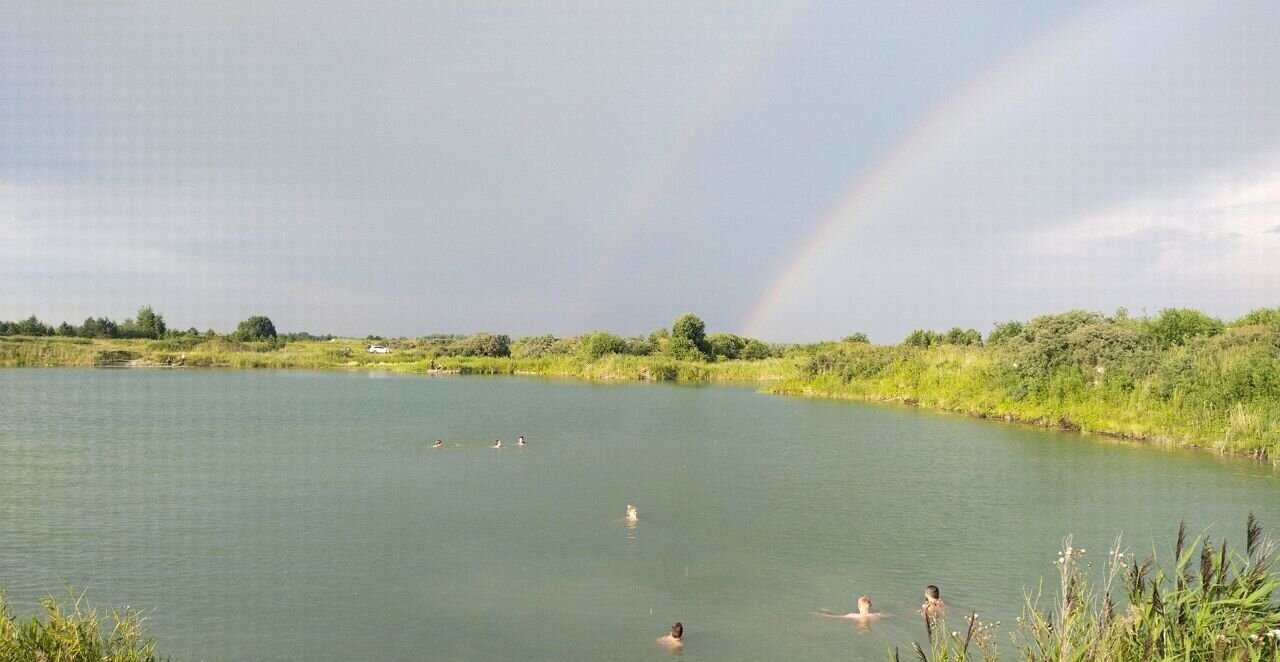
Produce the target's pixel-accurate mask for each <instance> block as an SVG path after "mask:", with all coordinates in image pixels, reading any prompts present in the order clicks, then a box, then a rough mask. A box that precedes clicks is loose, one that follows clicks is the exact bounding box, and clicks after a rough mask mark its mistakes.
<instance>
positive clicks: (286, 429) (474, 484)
mask: <svg viewBox="0 0 1280 662" xmlns="http://www.w3.org/2000/svg"><path fill="white" fill-rule="evenodd" d="M522 434H523V435H524V436H525V437H526V438H527V439H528V440H529V446H528V447H526V448H523V449H520V448H516V447H514V442H515V439H516V437H517V436H518V435H522ZM436 438H441V439H443V440H444V441H445V443H446V446H445V448H443V449H439V450H435V449H432V448H431V443H432V442H433V441H434V440H435V439H436ZM497 438H501V439H502V440H503V443H504V445H507V446H508V447H507V448H505V449H503V450H494V449H492V448H490V446H491V444H492V442H493V440H494V439H497ZM1278 496H1280V474H1278V473H1277V472H1276V471H1274V470H1273V469H1271V468H1270V467H1269V466H1263V465H1258V464H1255V463H1252V462H1250V461H1246V460H1239V459H1232V458H1222V457H1218V456H1215V455H1213V454H1211V453H1203V452H1188V451H1177V452H1175V451H1165V450H1160V449H1156V448H1149V447H1141V446H1137V445H1130V444H1123V443H1117V442H1112V441H1108V440H1105V439H1101V438H1097V437H1088V436H1081V435H1078V434H1070V433H1061V432H1051V431H1044V430H1039V429H1033V428H1029V427H1023V426H1016V425H1011V424H1004V423H995V422H989V421H979V420H974V419H970V418H966V417H962V416H955V415H946V414H937V413H931V412H926V411H919V410H914V409H911V408H907V407H900V406H893V405H873V404H856V403H848V402H829V401H815V400H804V399H798V398H785V397H778V396H768V395H761V394H757V393H755V392H754V391H753V390H752V389H750V388H744V387H731V386H682V385H651V384H632V383H628V384H592V383H584V382H571V381H555V380H544V379H532V378H530V379H520V378H481V377H410V376H392V375H386V374H348V373H314V372H301V371H297V372H268V371H262V372H247V371H246V372H221V371H195V370H191V371H178V370H173V371H159V370H157V371H144V370H69V369H54V370H15V369H10V370H0V587H3V588H4V589H5V591H6V592H7V593H8V595H9V598H10V600H11V601H12V602H13V603H14V606H15V608H16V610H17V611H18V612H19V613H29V612H31V611H32V610H33V609H34V606H35V601H36V600H37V599H39V598H40V597H43V596H46V595H48V594H50V593H54V594H58V593H65V589H64V588H63V585H64V583H65V584H69V585H71V586H73V587H75V588H76V589H87V590H88V599H89V600H90V601H91V602H93V603H94V604H95V605H98V606H106V605H110V604H121V605H123V604H128V605H132V606H134V607H140V608H144V609H153V610H154V611H153V612H152V613H151V615H150V619H149V623H150V633H151V634H152V635H154V636H155V637H156V638H157V639H158V641H159V644H160V648H161V650H162V651H163V652H165V653H167V654H170V655H172V656H173V657H174V659H179V660H265V659H273V660H285V659H298V660H359V659H379V660H428V659H430V660H603V659H608V660H670V659H671V656H670V655H669V654H668V653H667V652H666V651H665V650H664V649H662V648H661V647H660V646H658V645H657V644H656V643H655V640H656V638H657V637H658V636H660V635H662V634H664V633H665V632H666V630H667V628H668V627H669V626H670V624H671V623H672V622H674V621H677V620H678V621H682V622H684V624H685V625H686V633H687V634H686V642H687V644H686V648H685V651H684V652H683V654H681V655H679V656H677V658H678V659H682V660H689V661H693V660H782V659H803V660H836V659H840V660H844V659H873V660H882V659H885V655H886V651H887V650H888V648H889V647H890V646H891V645H893V644H894V643H899V644H903V645H908V646H909V642H910V640H912V639H922V637H923V636H924V635H923V628H922V627H921V626H920V620H919V618H918V617H917V616H916V609H918V608H919V605H920V602H921V592H922V590H923V587H924V586H925V585H926V584H937V585H938V586H940V587H941V589H942V595H943V597H944V598H945V599H946V600H947V601H948V602H949V603H950V605H951V616H952V620H953V624H952V625H953V629H958V625H959V624H960V622H961V618H960V616H961V612H964V613H967V612H968V611H969V610H970V609H976V610H977V611H978V613H979V614H980V615H981V616H982V617H983V618H984V620H985V619H995V620H1000V621H1002V622H1003V623H1004V626H1003V627H1002V628H1001V630H1002V632H1001V645H1002V647H1003V649H1004V651H1005V653H1006V655H1009V656H1011V654H1012V652H1013V648H1012V646H1011V645H1009V643H1008V634H1007V633H1008V632H1009V630H1011V629H1012V625H1013V620H1014V617H1015V616H1017V615H1018V613H1019V610H1020V606H1021V602H1022V592H1023V590H1024V588H1027V587H1034V586H1035V584H1036V583H1037V581H1038V580H1039V579H1040V578H1041V577H1045V578H1048V580H1049V581H1048V582H1047V583H1050V584H1052V582H1053V581H1054V580H1053V578H1052V577H1051V573H1053V571H1054V568H1053V566H1052V564H1051V563H1052V561H1053V560H1054V559H1056V558H1057V554H1056V551H1057V549H1058V548H1059V545H1060V543H1061V540H1062V538H1063V537H1064V536H1065V535H1067V534H1074V536H1075V543H1076V546H1077V547H1081V546H1083V547H1085V548H1087V549H1088V558H1092V559H1093V560H1095V561H1099V562H1100V561H1101V560H1102V559H1103V558H1105V554H1106V551H1105V550H1106V547H1107V546H1108V545H1109V544H1110V543H1111V542H1112V540H1113V539H1114V537H1115V536H1116V535H1117V534H1119V533H1121V532H1123V533H1124V536H1125V540H1126V541H1127V542H1128V543H1129V544H1130V545H1131V546H1133V547H1134V548H1135V549H1136V550H1138V551H1142V552H1145V551H1147V550H1149V549H1150V548H1151V545H1152V542H1153V536H1154V539H1155V540H1156V542H1157V544H1158V545H1159V546H1160V547H1161V549H1167V548H1168V547H1169V546H1170V545H1171V544H1172V538H1173V534H1174V531H1175V530H1176V528H1177V525H1178V520H1179V519H1184V518H1185V519H1186V521H1187V524H1188V527H1189V528H1190V530H1191V531H1192V532H1199V531H1201V530H1203V529H1205V528H1206V527H1212V529H1211V532H1212V533H1213V534H1214V535H1215V536H1216V537H1221V536H1222V535H1224V534H1225V535H1228V536H1229V537H1230V538H1231V540H1232V541H1233V542H1237V543H1240V544H1243V529H1244V518H1245V515H1246V514H1247V513H1248V512H1249V511H1250V510H1253V511H1254V512H1256V513H1257V514H1258V515H1259V517H1260V518H1261V520H1262V522H1263V525H1264V526H1268V527H1274V526H1280V499H1277V497H1278ZM628 502H634V503H635V504H636V505H637V506H638V508H639V513H640V520H639V522H638V524H637V525H636V526H634V527H628V526H626V525H625V523H624V522H623V519H622V516H623V511H624V509H625V507H626V505H627V503H628ZM862 593H866V594H868V595H870V596H871V598H872V599H873V600H874V601H875V606H876V609H877V610H881V611H884V612H887V613H889V614H891V615H892V616H891V617H890V618H888V619H886V620H884V621H882V622H879V623H877V624H876V625H875V626H873V627H872V628H871V629H870V630H869V631H862V630H860V629H859V628H858V627H857V626H856V625H853V624H851V623H848V622H845V621H835V620H828V619H823V618H819V617H816V616H814V615H813V612H814V611H816V610H819V609H832V610H841V611H845V610H850V609H852V608H853V602H854V599H855V598H856V596H857V595H859V594H862ZM906 653H907V650H905V649H904V655H905V654H906Z"/></svg>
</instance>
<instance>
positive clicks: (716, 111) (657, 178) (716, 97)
mask: <svg viewBox="0 0 1280 662" xmlns="http://www.w3.org/2000/svg"><path fill="white" fill-rule="evenodd" d="M806 5H807V2H790V3H788V4H787V6H786V8H785V9H786V11H784V12H783V13H782V14H781V15H780V16H779V17H778V19H777V21H776V24H775V25H774V26H773V29H771V30H766V31H763V32H764V34H763V35H762V36H761V37H760V38H758V39H756V40H754V41H753V42H751V43H749V44H747V45H746V46H744V47H742V48H741V49H740V50H739V52H738V53H736V54H735V55H734V56H733V57H732V58H731V60H730V64H729V66H728V67H726V71H725V74H724V75H723V76H720V77H719V78H718V79H717V82H716V84H715V85H713V86H711V88H710V89H709V90H707V92H706V94H704V95H702V97H700V99H699V101H698V103H696V104H694V105H693V107H692V108H691V109H690V110H689V112H687V113H686V114H685V115H684V117H683V118H682V119H681V121H680V122H679V123H678V126H679V127H680V128H679V130H678V131H676V133H675V135H674V137H673V138H672V140H671V141H670V142H669V143H668V144H667V146H666V147H665V148H664V149H662V150H661V151H660V152H659V155H660V156H659V157H658V158H656V159H654V160H653V161H652V162H651V163H650V164H649V166H648V167H647V168H645V170H644V172H643V173H642V174H641V175H640V177H639V178H637V180H636V182H635V183H634V184H633V186H632V187H631V189H630V193H629V194H628V195H627V197H626V198H625V202H624V203H623V205H622V209H621V211H620V212H619V213H618V222H616V223H615V224H614V225H613V229H612V231H611V232H610V233H609V236H608V238H607V239H606V240H605V241H604V243H603V244H602V246H601V248H600V249H599V250H598V251H597V252H596V259H595V260H594V262H593V263H592V266H591V268H590V269H589V270H588V271H587V274H586V276H585V277H584V278H583V279H582V281H581V282H582V285H581V287H580V291H579V295H578V301H580V302H582V305H583V306H584V307H585V308H586V309H589V308H590V306H591V303H592V302H593V301H594V300H595V298H596V296H597V294H598V293H599V291H600V290H601V288H602V287H603V286H604V283H605V281H606V280H607V278H608V276H609V273H610V271H611V270H612V269H613V267H614V265H616V264H618V262H619V261H620V260H621V258H622V257H623V254H624V253H625V251H626V249H627V246H628V245H629V244H630V243H631V239H632V238H633V237H634V236H635V234H636V232H637V231H639V230H640V228H642V227H644V225H645V224H647V223H648V221H649V219H650V218H652V216H653V210H654V209H655V208H656V207H657V206H658V203H660V202H661V201H662V199H663V196H665V195H666V194H667V192H668V191H670V190H671V186H672V184H673V182H675V180H676V179H677V178H678V177H679V175H680V174H681V171H682V170H683V169H684V166H685V164H686V163H687V162H688V161H689V160H690V159H691V158H692V157H693V156H694V154H695V151H696V149H697V147H698V145H699V144H700V143H701V139H702V137H703V136H705V135H706V134H707V133H708V131H709V129H711V128H712V127H713V125H714V124H715V123H716V121H718V120H719V119H720V118H721V117H722V116H723V109H724V107H725V106H726V105H727V104H728V103H729V102H730V101H731V100H732V99H733V98H734V97H735V96H736V95H737V93H738V91H739V90H740V89H741V88H742V87H743V85H745V84H746V83H747V82H748V81H750V80H751V76H752V74H753V73H754V72H755V71H756V69H758V68H759V66H760V63H761V62H762V61H763V60H764V59H765V58H766V57H767V56H768V55H770V54H772V53H774V52H776V51H777V49H778V48H779V47H780V46H781V45H782V43H783V41H784V38H785V37H786V36H788V34H789V33H790V31H791V27H792V25H793V24H794V23H795V20H796V18H797V16H798V15H799V14H801V13H802V11H803V9H804V7H805V6H806ZM583 312H584V313H585V312H589V310H584V311H583Z"/></svg>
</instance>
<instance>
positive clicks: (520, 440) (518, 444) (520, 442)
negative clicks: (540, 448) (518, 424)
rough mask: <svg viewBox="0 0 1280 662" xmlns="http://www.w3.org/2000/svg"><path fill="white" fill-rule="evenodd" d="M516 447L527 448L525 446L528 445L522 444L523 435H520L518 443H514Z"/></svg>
mask: <svg viewBox="0 0 1280 662" xmlns="http://www.w3.org/2000/svg"><path fill="white" fill-rule="evenodd" d="M516 445H517V446H527V445H528V444H525V443H524V435H520V439H519V441H517V442H516Z"/></svg>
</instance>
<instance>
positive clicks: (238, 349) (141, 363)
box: [0, 336, 799, 382]
mask: <svg viewBox="0 0 1280 662" xmlns="http://www.w3.org/2000/svg"><path fill="white" fill-rule="evenodd" d="M365 346H366V343H365V341H363V340H354V339H335V340H331V341H297V342H289V343H285V344H283V345H279V344H276V343H267V342H237V341H233V340H228V339H226V338H223V337H215V338H203V337H176V338H172V339H164V340H136V339H135V340H130V339H89V338H61V337H56V336H47V337H24V336H10V337H0V366H3V367H135V368H154V367H160V368H163V367H187V368H277V369H309V370H386V371H390V372H401V373H419V374H428V373H432V372H441V373H455V374H469V375H517V374H529V375H547V376H559V377H580V378H585V379H599V380H653V381H747V382H750V381H776V380H781V379H791V378H795V377H796V376H798V375H799V372H798V368H797V360H796V359H794V358H770V359H762V360H758V361H719V362H714V363H713V362H706V361H694V360H681V359H674V358H670V357H667V356H662V355H651V356H631V355H623V354H608V355H604V356H601V357H598V358H589V357H586V356H582V355H556V356H543V357H538V358H513V357H490V356H443V357H442V356H438V355H436V354H434V353H432V352H431V351H430V350H428V349H421V348H413V347H405V348H397V349H395V350H394V351H393V352H392V353H390V354H370V353H368V352H366V351H365Z"/></svg>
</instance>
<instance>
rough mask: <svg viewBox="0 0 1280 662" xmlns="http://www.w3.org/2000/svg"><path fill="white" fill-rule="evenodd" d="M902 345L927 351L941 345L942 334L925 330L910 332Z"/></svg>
mask: <svg viewBox="0 0 1280 662" xmlns="http://www.w3.org/2000/svg"><path fill="white" fill-rule="evenodd" d="M902 344H903V345H906V346H907V347H919V348H921V349H927V348H929V347H933V346H935V345H941V344H942V334H940V333H937V332H934V331H927V330H925V329H916V330H915V331H912V332H911V333H910V334H909V335H908V336H907V337H906V339H904V340H903V341H902Z"/></svg>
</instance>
